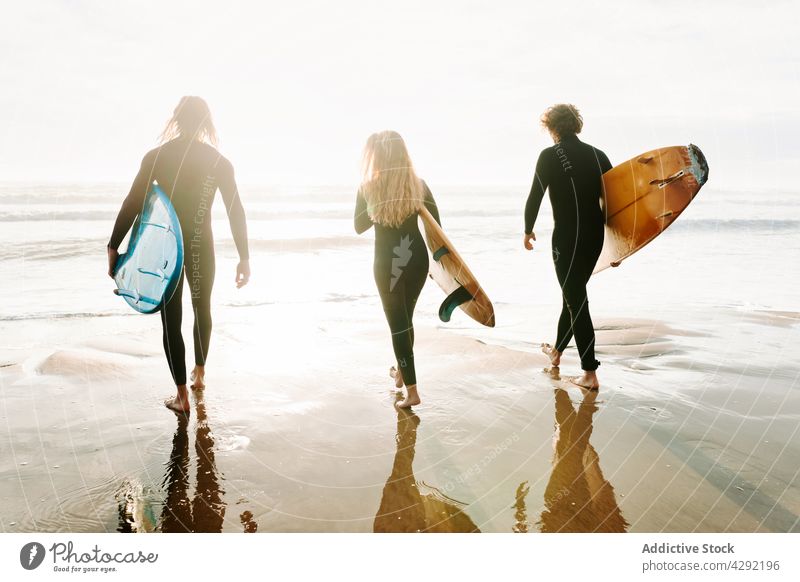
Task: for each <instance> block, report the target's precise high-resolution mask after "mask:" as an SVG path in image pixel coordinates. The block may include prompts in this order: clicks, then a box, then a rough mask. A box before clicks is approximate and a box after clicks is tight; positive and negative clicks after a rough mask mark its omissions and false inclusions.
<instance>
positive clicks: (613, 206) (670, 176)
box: [594, 144, 708, 273]
mask: <svg viewBox="0 0 800 582" xmlns="http://www.w3.org/2000/svg"><path fill="white" fill-rule="evenodd" d="M707 180H708V163H707V162H706V158H705V156H704V155H703V152H701V151H700V148H698V147H697V146H696V145H692V144H690V145H688V146H671V147H666V148H660V149H657V150H652V151H649V152H645V153H643V154H642V155H640V156H637V157H635V158H633V159H630V160H628V161H627V162H625V163H623V164H620V165H619V166H615V167H613V168H611V169H610V170H609V171H608V172H606V173H605V174H603V184H604V186H605V200H604V212H605V216H606V230H605V241H604V243H603V250H602V251H601V253H600V258H599V259H598V260H597V265H596V266H595V269H594V272H595V273H598V272H600V271H602V270H603V269H606V268H608V267H618V266H619V264H620V263H621V262H622V261H623V260H624V259H626V258H628V257H629V256H631V255H632V254H633V253H635V252H636V251H638V250H639V249H641V248H642V247H644V246H645V245H646V244H647V243H649V242H650V241H651V240H653V239H654V238H656V237H657V236H658V235H659V234H661V233H662V232H664V230H665V229H666V228H667V227H668V226H669V225H670V224H672V223H673V222H675V219H677V218H678V216H680V214H681V212H683V211H684V210H685V209H686V207H687V206H688V205H689V203H690V202H691V201H692V200H694V197H695V196H696V195H697V193H698V192H699V191H700V188H701V187H702V186H703V184H705V183H706V181H707Z"/></svg>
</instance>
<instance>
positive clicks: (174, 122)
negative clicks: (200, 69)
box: [160, 95, 217, 146]
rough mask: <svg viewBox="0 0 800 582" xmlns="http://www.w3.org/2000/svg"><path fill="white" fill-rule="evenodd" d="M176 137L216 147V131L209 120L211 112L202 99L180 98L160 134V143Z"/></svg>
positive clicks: (192, 97)
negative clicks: (203, 142)
mask: <svg viewBox="0 0 800 582" xmlns="http://www.w3.org/2000/svg"><path fill="white" fill-rule="evenodd" d="M178 137H188V138H189V139H196V140H199V141H205V142H208V143H210V144H211V145H214V146H216V145H217V129H216V128H215V127H214V122H213V121H212V120H211V110H210V109H209V108H208V103H206V101H205V99H203V98H202V97H195V96H194V95H187V96H186V97H181V100H180V102H178V106H177V107H175V111H173V113H172V117H171V118H170V119H169V121H168V122H167V125H166V126H165V127H164V131H162V132H161V136H160V142H161V143H166V142H168V141H170V140H172V139H175V138H178Z"/></svg>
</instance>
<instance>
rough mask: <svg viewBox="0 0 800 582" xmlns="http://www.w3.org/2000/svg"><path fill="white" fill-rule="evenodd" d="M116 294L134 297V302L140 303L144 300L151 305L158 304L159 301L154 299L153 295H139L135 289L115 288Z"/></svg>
mask: <svg viewBox="0 0 800 582" xmlns="http://www.w3.org/2000/svg"><path fill="white" fill-rule="evenodd" d="M114 295H119V296H120V297H127V298H129V299H132V300H133V302H134V303H139V302H142V301H144V302H145V303H149V304H150V305H158V304H159V302H158V301H156V300H155V299H153V298H152V297H145V296H144V295H139V294H138V293H136V292H135V291H128V290H127V289H114Z"/></svg>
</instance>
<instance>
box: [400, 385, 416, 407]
mask: <svg viewBox="0 0 800 582" xmlns="http://www.w3.org/2000/svg"><path fill="white" fill-rule="evenodd" d="M406 391H407V394H406V397H405V398H404V399H402V400H400V401H399V402H397V403H395V406H397V407H398V408H411V407H412V406H416V405H417V404H420V403H421V402H422V400H420V398H419V393H417V385H416V384H414V385H413V386H407V387H406Z"/></svg>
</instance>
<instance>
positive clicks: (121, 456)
mask: <svg viewBox="0 0 800 582" xmlns="http://www.w3.org/2000/svg"><path fill="white" fill-rule="evenodd" d="M220 311H221V313H220V316H219V319H223V318H224V319H225V320H226V323H225V324H220V326H219V327H220V329H219V330H217V332H216V335H215V340H214V341H215V345H214V348H215V350H216V351H215V360H214V367H213V368H211V367H210V368H209V375H208V387H207V388H206V390H204V391H202V392H200V393H196V394H195V395H194V397H195V400H196V408H195V410H194V411H193V414H192V416H191V418H190V419H189V420H188V421H185V420H180V419H178V418H176V417H175V416H174V415H172V414H171V413H169V412H167V411H166V410H164V409H163V408H162V406H161V405H160V404H159V402H160V399H161V398H162V397H166V396H168V395H169V392H168V384H167V383H165V381H164V370H163V362H162V356H161V354H160V353H159V352H158V350H157V349H154V346H157V345H158V342H157V340H158V333H159V329H158V320H157V319H155V318H127V317H125V318H122V319H121V321H120V322H119V325H120V326H121V327H122V329H120V327H117V326H115V325H109V321H107V320H103V319H100V320H94V321H92V322H91V323H87V324H84V325H82V326H75V325H74V322H70V321H64V322H58V323H56V324H54V325H52V326H50V333H49V334H48V335H49V341H50V342H52V344H51V345H58V344H60V343H61V342H64V343H65V344H67V345H69V348H63V349H55V350H52V351H50V349H45V350H41V351H39V352H37V353H31V354H30V355H29V357H28V358H27V359H25V360H24V361H22V362H19V363H16V364H13V365H10V366H7V367H5V368H2V369H0V371H2V379H3V382H2V389H3V393H2V403H3V408H2V409H0V413H1V416H2V423H3V425H4V426H5V428H6V431H7V432H5V434H4V435H3V441H4V443H6V444H5V445H4V449H6V453H5V454H4V455H3V462H2V465H0V479H2V480H1V481H0V499H2V503H1V504H0V508H2V509H0V523H2V526H3V530H4V531H115V530H117V531H173V530H179V531H187V530H189V531H253V530H257V531H373V530H374V531H417V530H421V531H477V530H480V531H499V532H503V531H505V532H510V531H662V530H664V531H796V530H797V529H798V521H797V516H798V515H800V489H798V485H797V479H796V477H797V463H796V459H797V458H798V454H800V450H798V449H800V447H798V439H797V434H796V432H797V418H798V413H799V412H800V400H799V399H798V393H797V390H796V381H797V372H796V370H795V372H794V376H793V377H792V376H791V374H775V375H773V376H771V377H770V376H766V377H765V376H762V374H761V373H760V372H759V371H758V370H756V371H755V372H754V373H753V374H750V373H749V372H750V370H749V366H748V364H747V363H740V364H739V365H738V366H734V365H733V364H730V363H728V364H727V365H723V364H722V363H709V364H707V365H706V367H705V368H700V369H698V368H697V367H696V366H694V365H693V364H692V360H691V357H690V354H691V353H692V351H693V350H696V349H701V348H700V346H702V344H703V342H708V341H710V338H709V337H708V336H704V335H701V334H700V333H696V334H694V335H686V334H681V333H680V330H675V329H669V328H666V326H664V324H660V323H657V322H652V321H641V320H640V321H621V320H609V321H608V322H606V323H605V324H604V323H603V322H602V320H601V321H600V323H599V326H600V327H603V326H605V327H606V328H608V329H607V330H606V331H604V332H601V333H600V334H599V338H601V339H600V340H599V341H600V343H601V353H603V354H604V357H603V359H604V364H603V367H602V368H601V371H602V374H603V375H602V376H601V377H602V379H603V380H604V386H603V388H602V390H601V391H600V392H599V393H591V392H583V391H581V390H580V389H578V388H577V387H574V386H572V385H570V384H569V382H566V381H565V380H563V379H560V378H559V375H558V374H557V373H554V372H553V371H551V372H550V373H545V372H544V371H543V370H544V368H545V361H544V357H543V356H541V355H537V354H535V353H530V352H531V351H533V346H532V345H530V346H528V348H529V349H530V351H523V350H518V349H508V348H505V347H501V346H493V345H487V344H485V343H483V342H481V341H478V340H475V339H473V338H469V337H464V336H463V335H461V334H458V333H453V332H450V331H447V330H444V329H439V328H435V327H431V326H429V325H428V326H421V329H420V330H419V331H418V340H417V341H418V344H419V345H420V346H425V347H426V348H425V350H424V352H423V353H422V354H420V356H418V360H419V362H418V366H419V374H420V377H421V378H425V381H424V383H421V384H420V388H421V391H422V396H423V399H424V402H423V405H422V406H419V407H417V409H416V410H415V412H414V413H407V412H397V411H396V410H394V409H393V406H392V403H393V401H394V399H395V398H396V396H395V391H394V390H393V389H392V387H391V381H390V379H389V377H388V374H387V371H388V364H386V365H384V363H385V362H389V361H390V357H391V354H390V352H389V351H388V349H389V347H388V345H387V344H386V338H385V330H384V329H383V327H382V325H378V324H382V322H380V321H378V322H375V323H376V324H375V325H371V326H370V325H364V324H363V323H360V320H361V318H362V317H367V314H368V313H371V312H372V311H374V306H369V308H367V306H364V307H358V306H350V307H349V308H348V309H347V313H348V314H349V317H348V318H346V319H345V318H343V319H339V320H330V319H325V318H323V317H321V316H320V315H319V314H317V313H313V312H310V311H308V310H307V309H306V308H305V307H304V306H302V305H300V306H294V307H291V306H260V307H250V308H246V309H237V308H228V309H227V310H220ZM730 317H731V318H732V319H735V318H736V317H737V314H731V315H730ZM719 318H720V315H719V314H716V315H714V320H715V321H718V319H719ZM112 319H113V318H112ZM254 319H255V320H256V321H264V322H270V324H271V325H270V326H269V327H267V326H264V327H263V328H260V329H259V328H257V327H255V326H254V325H253V324H252V321H253V320H254ZM115 323H116V322H115ZM751 325H754V326H759V325H762V324H760V323H754V324H751ZM76 327H77V329H76ZM643 328H645V329H650V330H652V331H653V333H652V336H653V337H656V340H655V342H654V343H656V344H657V345H659V346H662V347H660V348H659V350H658V352H659V353H658V354H648V355H647V357H639V358H632V357H631V354H630V352H629V351H625V350H623V351H622V352H621V353H620V354H619V355H612V354H614V352H615V350H616V349H617V348H618V346H620V345H621V346H625V347H626V348H631V346H636V345H638V346H640V347H641V348H642V349H643V352H646V346H647V342H648V339H647V334H646V333H645V334H644V336H642V329H643ZM768 329H769V330H771V331H772V332H776V331H777V332H780V333H783V334H787V335H788V334H793V335H794V337H796V333H797V331H796V327H795V326H791V327H776V326H770V327H768ZM112 330H114V331H112ZM282 330H287V333H285V334H278V337H273V338H272V340H271V341H270V340H267V336H270V335H273V336H274V335H275V334H276V333H278V332H280V331H282ZM289 330H291V331H289ZM612 330H613V331H612ZM753 330H754V331H755V332H758V329H757V327H756V328H753ZM356 332H357V333H356ZM262 334H263V335H262ZM22 335H24V333H23V334H22ZM759 335H762V336H763V335H764V334H763V332H762V333H760V334H759ZM131 337H134V338H137V339H135V340H132V339H130V338H131ZM642 337H644V338H645V339H642ZM603 338H605V339H603ZM775 339H776V341H777V340H778V339H779V338H778V337H776V338H775ZM298 353H301V354H303V356H302V358H301V361H298V359H297V354H298ZM353 353H357V354H361V356H362V358H361V360H360V361H361V362H362V364H361V366H360V367H356V366H348V365H343V362H350V361H351V360H352V354H353ZM576 363H577V362H576V361H575V359H574V355H572V354H571V353H570V351H568V352H567V354H566V355H565V358H564V362H563V364H562V369H563V370H565V373H566V371H567V370H572V371H574V370H576V369H577V366H576ZM629 363H632V364H638V366H632V365H629ZM765 365H768V363H766V364H765ZM709 367H710V368H712V369H708V368H709ZM467 368H469V371H466V369H467ZM300 370H302V372H300ZM6 447H8V448H6Z"/></svg>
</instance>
